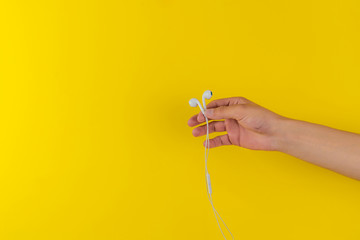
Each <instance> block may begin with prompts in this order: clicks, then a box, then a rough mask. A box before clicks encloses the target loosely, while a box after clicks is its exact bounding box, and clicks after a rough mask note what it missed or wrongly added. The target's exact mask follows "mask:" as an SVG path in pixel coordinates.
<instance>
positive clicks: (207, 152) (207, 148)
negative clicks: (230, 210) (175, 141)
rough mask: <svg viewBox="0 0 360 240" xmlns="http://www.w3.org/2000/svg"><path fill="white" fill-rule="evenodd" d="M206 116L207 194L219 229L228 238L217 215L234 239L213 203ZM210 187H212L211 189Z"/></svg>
mask: <svg viewBox="0 0 360 240" xmlns="http://www.w3.org/2000/svg"><path fill="white" fill-rule="evenodd" d="M204 117H205V120H206V142H205V179H206V191H207V196H208V199H209V201H210V204H211V206H212V208H213V211H214V215H215V219H216V222H217V224H218V226H219V229H220V232H221V234H222V235H223V237H224V239H225V240H226V237H225V235H224V233H223V231H222V229H221V226H220V223H219V220H218V218H217V217H219V218H220V220H221V222H222V223H223V224H224V226H225V227H226V229H227V230H228V232H229V233H230V235H231V237H232V239H234V236H233V235H232V233H231V231H230V229H229V228H228V227H227V225H226V224H225V222H224V220H223V219H222V218H221V216H220V214H219V213H218V212H217V211H216V209H215V206H214V203H213V200H212V195H211V194H212V189H211V183H210V175H209V172H208V169H207V161H208V157H209V146H210V142H209V140H210V139H209V120H208V118H207V117H206V116H205V114H204ZM209 188H210V189H209Z"/></svg>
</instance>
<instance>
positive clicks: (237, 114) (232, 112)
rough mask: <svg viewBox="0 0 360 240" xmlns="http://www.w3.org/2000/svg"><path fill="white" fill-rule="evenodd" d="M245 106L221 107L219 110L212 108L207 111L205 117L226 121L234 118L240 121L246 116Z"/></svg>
mask: <svg viewBox="0 0 360 240" xmlns="http://www.w3.org/2000/svg"><path fill="white" fill-rule="evenodd" d="M243 110H244V109H243V105H242V104H238V105H231V106H221V107H217V108H210V109H206V110H205V115H206V116H207V117H208V118H210V119H214V120H219V119H225V118H234V119H239V118H242V116H243V115H244V111H243Z"/></svg>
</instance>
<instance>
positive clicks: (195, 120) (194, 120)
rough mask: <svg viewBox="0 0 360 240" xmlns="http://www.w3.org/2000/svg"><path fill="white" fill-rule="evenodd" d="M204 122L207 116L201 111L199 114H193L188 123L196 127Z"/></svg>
mask: <svg viewBox="0 0 360 240" xmlns="http://www.w3.org/2000/svg"><path fill="white" fill-rule="evenodd" d="M199 115H202V118H200V121H199V120H198V117H199ZM203 122H205V118H204V116H203V114H202V113H199V114H196V115H194V116H192V117H191V118H190V119H189V121H188V125H189V126H190V127H195V126H197V125H199V124H201V123H203Z"/></svg>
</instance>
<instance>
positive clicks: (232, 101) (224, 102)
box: [206, 97, 251, 108]
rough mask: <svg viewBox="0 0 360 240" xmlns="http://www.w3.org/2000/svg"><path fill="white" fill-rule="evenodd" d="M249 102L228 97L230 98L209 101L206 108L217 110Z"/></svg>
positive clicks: (241, 98)
mask: <svg viewBox="0 0 360 240" xmlns="http://www.w3.org/2000/svg"><path fill="white" fill-rule="evenodd" d="M250 102H251V101H250V100H248V99H246V98H244V97H230V98H221V99H216V100H214V101H211V102H210V103H209V104H207V105H206V108H217V107H220V106H230V105H236V104H245V103H250Z"/></svg>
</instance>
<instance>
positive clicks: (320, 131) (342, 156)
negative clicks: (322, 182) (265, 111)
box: [277, 119, 360, 180]
mask: <svg viewBox="0 0 360 240" xmlns="http://www.w3.org/2000/svg"><path fill="white" fill-rule="evenodd" d="M277 142H278V150H279V151H281V152H284V153H287V154H290V155H292V156H294V157H297V158H300V159H302V160H305V161H307V162H310V163H313V164H316V165H319V166H321V167H325V168H328V169H330V170H333V171H335V172H338V173H341V174H343V175H346V176H348V177H351V178H355V179H357V180H360V135H359V134H355V133H351V132H345V131H341V130H337V129H333V128H329V127H326V126H322V125H319V124H313V123H309V122H304V121H298V120H293V119H284V120H282V124H281V127H280V129H279V135H278V140H277Z"/></svg>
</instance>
